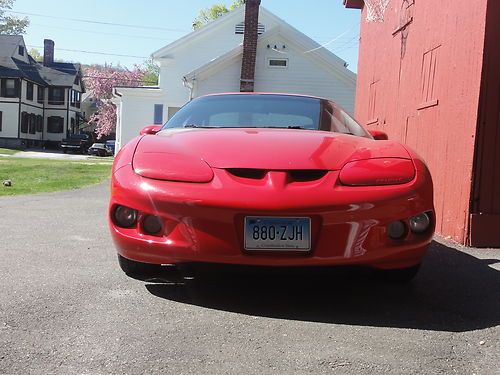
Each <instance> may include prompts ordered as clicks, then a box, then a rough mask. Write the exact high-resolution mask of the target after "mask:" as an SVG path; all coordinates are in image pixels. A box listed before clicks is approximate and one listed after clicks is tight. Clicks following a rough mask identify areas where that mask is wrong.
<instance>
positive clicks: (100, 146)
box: [88, 143, 114, 156]
mask: <svg viewBox="0 0 500 375" xmlns="http://www.w3.org/2000/svg"><path fill="white" fill-rule="evenodd" d="M88 154H89V155H96V156H111V155H113V154H114V152H113V151H112V150H111V149H110V148H109V147H108V146H107V145H106V144H105V143H94V144H92V146H90V147H89V150H88Z"/></svg>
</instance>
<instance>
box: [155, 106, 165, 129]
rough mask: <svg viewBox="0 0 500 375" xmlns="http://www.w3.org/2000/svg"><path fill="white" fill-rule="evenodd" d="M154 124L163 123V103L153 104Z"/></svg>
mask: <svg viewBox="0 0 500 375" xmlns="http://www.w3.org/2000/svg"><path fill="white" fill-rule="evenodd" d="M154 116H155V117H154V124H155V125H161V124H163V104H155V113H154Z"/></svg>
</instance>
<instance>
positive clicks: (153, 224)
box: [142, 215, 163, 236]
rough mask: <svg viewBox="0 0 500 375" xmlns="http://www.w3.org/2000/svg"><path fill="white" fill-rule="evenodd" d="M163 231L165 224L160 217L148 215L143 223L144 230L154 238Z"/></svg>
mask: <svg viewBox="0 0 500 375" xmlns="http://www.w3.org/2000/svg"><path fill="white" fill-rule="evenodd" d="M162 229H163V223H162V221H161V219H160V218H159V217H158V216H153V215H147V216H146V217H145V218H144V220H143V221H142V230H143V231H144V232H145V233H146V234H150V235H152V236H155V235H158V234H159V233H160V232H161V231H162Z"/></svg>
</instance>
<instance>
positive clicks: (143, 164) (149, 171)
mask: <svg viewBox="0 0 500 375" xmlns="http://www.w3.org/2000/svg"><path fill="white" fill-rule="evenodd" d="M133 167H134V171H135V172H136V173H137V174H139V175H141V176H142V177H147V178H152V179H155V180H164V181H180V182H210V181H212V179H213V178H214V173H213V172H212V168H210V167H209V165H208V164H207V163H206V162H205V161H203V160H202V159H199V158H195V157H193V156H187V155H182V154H168V153H163V152H139V153H136V154H135V155H134V160H133Z"/></svg>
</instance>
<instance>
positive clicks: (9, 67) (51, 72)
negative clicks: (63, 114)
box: [0, 35, 85, 91]
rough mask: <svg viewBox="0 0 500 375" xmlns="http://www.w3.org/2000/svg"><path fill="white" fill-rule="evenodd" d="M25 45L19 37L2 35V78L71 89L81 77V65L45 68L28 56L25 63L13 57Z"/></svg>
mask: <svg viewBox="0 0 500 375" xmlns="http://www.w3.org/2000/svg"><path fill="white" fill-rule="evenodd" d="M21 43H23V37H22V36H18V35H0V77H9V78H24V79H27V80H30V81H32V82H35V83H38V84H40V85H46V86H66V87H71V86H73V83H74V82H75V78H76V77H77V76H80V77H81V73H80V64H73V63H65V62H54V63H52V64H50V66H44V65H43V64H40V63H38V62H36V61H35V60H34V59H33V58H32V57H31V56H29V55H28V61H29V62H25V61H22V60H19V59H16V58H14V57H12V56H13V54H14V53H15V51H16V50H17V46H18V45H19V44H21ZM81 85H82V90H83V91H85V89H84V87H83V82H81Z"/></svg>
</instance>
